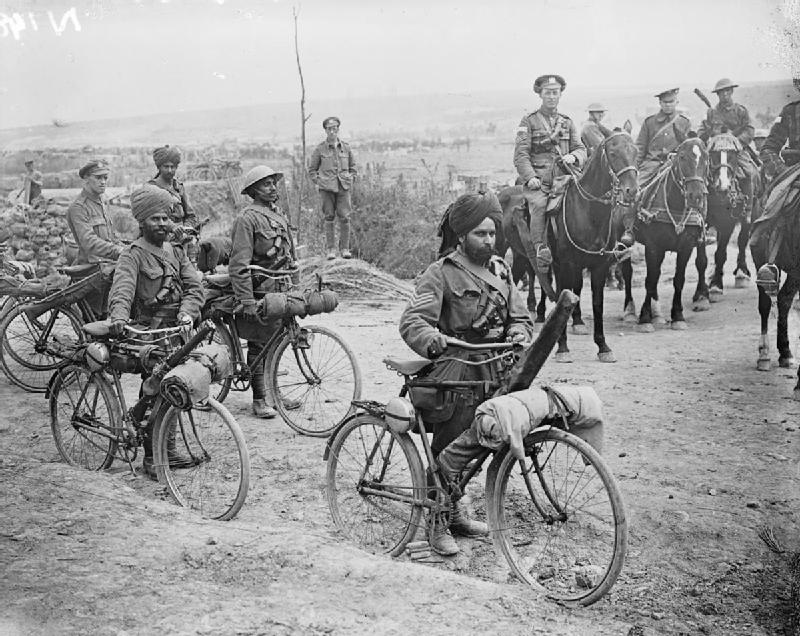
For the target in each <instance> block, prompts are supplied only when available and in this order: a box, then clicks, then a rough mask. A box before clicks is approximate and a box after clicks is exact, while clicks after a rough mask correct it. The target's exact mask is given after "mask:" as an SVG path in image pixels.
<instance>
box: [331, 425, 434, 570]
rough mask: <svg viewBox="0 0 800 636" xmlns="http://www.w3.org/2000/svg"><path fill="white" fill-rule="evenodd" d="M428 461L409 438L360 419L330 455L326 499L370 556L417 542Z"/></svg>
mask: <svg viewBox="0 0 800 636" xmlns="http://www.w3.org/2000/svg"><path fill="white" fill-rule="evenodd" d="M425 491H426V483H425V475H424V472H423V470H422V461H421V460H420V457H419V453H418V452H417V449H416V447H415V446H414V442H413V441H412V440H411V438H410V437H409V436H408V435H400V434H398V433H395V432H393V431H392V430H391V429H390V428H389V427H388V426H387V425H386V423H385V422H384V421H383V420H382V419H380V418H378V417H375V416H374V415H357V416H355V417H354V418H352V419H351V420H349V421H348V422H346V423H345V424H344V425H343V426H342V428H341V429H340V430H339V432H338V433H336V436H335V437H334V438H333V441H332V442H331V445H330V449H329V453H328V466H327V471H326V481H325V496H326V497H327V499H328V507H329V508H330V511H331V515H332V516H333V522H334V523H335V524H336V527H337V529H338V530H339V531H341V532H342V534H344V535H345V536H346V537H347V538H348V539H350V540H351V541H353V542H354V543H356V544H358V546H359V547H360V548H362V549H364V550H367V551H369V552H385V553H389V554H390V555H391V556H397V555H399V554H401V553H402V552H403V550H404V549H405V546H406V544H407V543H408V542H409V541H411V540H412V539H413V538H414V534H415V533H416V531H417V528H418V527H419V523H420V517H421V515H422V505H421V504H420V503H419V502H420V500H422V499H423V498H424V497H425Z"/></svg>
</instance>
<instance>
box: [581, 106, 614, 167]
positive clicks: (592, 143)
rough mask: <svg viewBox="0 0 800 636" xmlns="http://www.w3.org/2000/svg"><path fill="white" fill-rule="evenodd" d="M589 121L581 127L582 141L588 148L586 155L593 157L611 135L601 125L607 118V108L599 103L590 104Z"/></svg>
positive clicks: (609, 131)
mask: <svg viewBox="0 0 800 636" xmlns="http://www.w3.org/2000/svg"><path fill="white" fill-rule="evenodd" d="M587 110H588V111H589V119H587V120H586V121H585V122H583V126H581V141H582V142H583V145H584V146H586V154H587V155H588V156H591V155H592V153H593V152H594V149H595V148H597V146H599V145H600V144H601V143H602V142H603V140H604V139H605V138H606V137H608V136H609V135H611V132H612V131H611V130H610V129H609V128H607V127H606V126H603V124H602V123H601V122H602V121H603V117H605V116H606V107H605V106H603V105H602V104H600V103H599V102H593V103H591V104H589V108H588V109H587Z"/></svg>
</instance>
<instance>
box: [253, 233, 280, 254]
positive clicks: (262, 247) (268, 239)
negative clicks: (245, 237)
mask: <svg viewBox="0 0 800 636" xmlns="http://www.w3.org/2000/svg"><path fill="white" fill-rule="evenodd" d="M277 236H278V233H277V232H275V231H273V230H256V232H255V236H254V237H253V254H256V255H258V256H272V255H273V254H274V253H275V252H276V251H277V250H276V248H275V239H276V238H277Z"/></svg>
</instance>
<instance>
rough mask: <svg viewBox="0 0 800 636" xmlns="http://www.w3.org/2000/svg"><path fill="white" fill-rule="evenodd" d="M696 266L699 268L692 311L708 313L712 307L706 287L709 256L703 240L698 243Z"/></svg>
mask: <svg viewBox="0 0 800 636" xmlns="http://www.w3.org/2000/svg"><path fill="white" fill-rule="evenodd" d="M694 266H695V267H696V268H697V289H695V292H694V296H692V309H693V310H694V311H708V309H709V308H710V307H711V304H710V301H709V300H708V285H706V269H707V268H708V254H706V242H705V241H704V240H702V239H701V240H699V241H698V242H697V254H696V255H695V259H694Z"/></svg>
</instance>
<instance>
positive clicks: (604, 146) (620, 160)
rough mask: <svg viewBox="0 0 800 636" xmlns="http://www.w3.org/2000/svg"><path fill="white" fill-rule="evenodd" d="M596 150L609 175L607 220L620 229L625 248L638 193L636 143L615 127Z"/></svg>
mask: <svg viewBox="0 0 800 636" xmlns="http://www.w3.org/2000/svg"><path fill="white" fill-rule="evenodd" d="M598 150H600V153H598V154H601V155H602V160H603V161H604V163H605V164H606V168H607V170H608V172H609V174H610V175H611V205H612V212H611V214H612V218H611V223H612V224H613V225H614V226H616V227H618V228H619V227H620V226H621V227H622V229H624V232H621V233H622V234H623V236H625V237H626V240H625V243H626V247H630V246H631V245H632V244H633V225H634V223H635V222H636V200H637V198H638V195H639V171H638V170H637V169H636V144H635V143H634V142H633V139H632V138H631V136H630V135H629V134H628V133H626V132H623V131H621V130H615V131H614V132H612V133H611V134H610V135H608V136H607V137H606V138H605V139H604V140H603V142H602V143H601V144H600V146H599V147H598ZM618 235H619V234H618ZM627 243H630V245H628V244H627Z"/></svg>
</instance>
